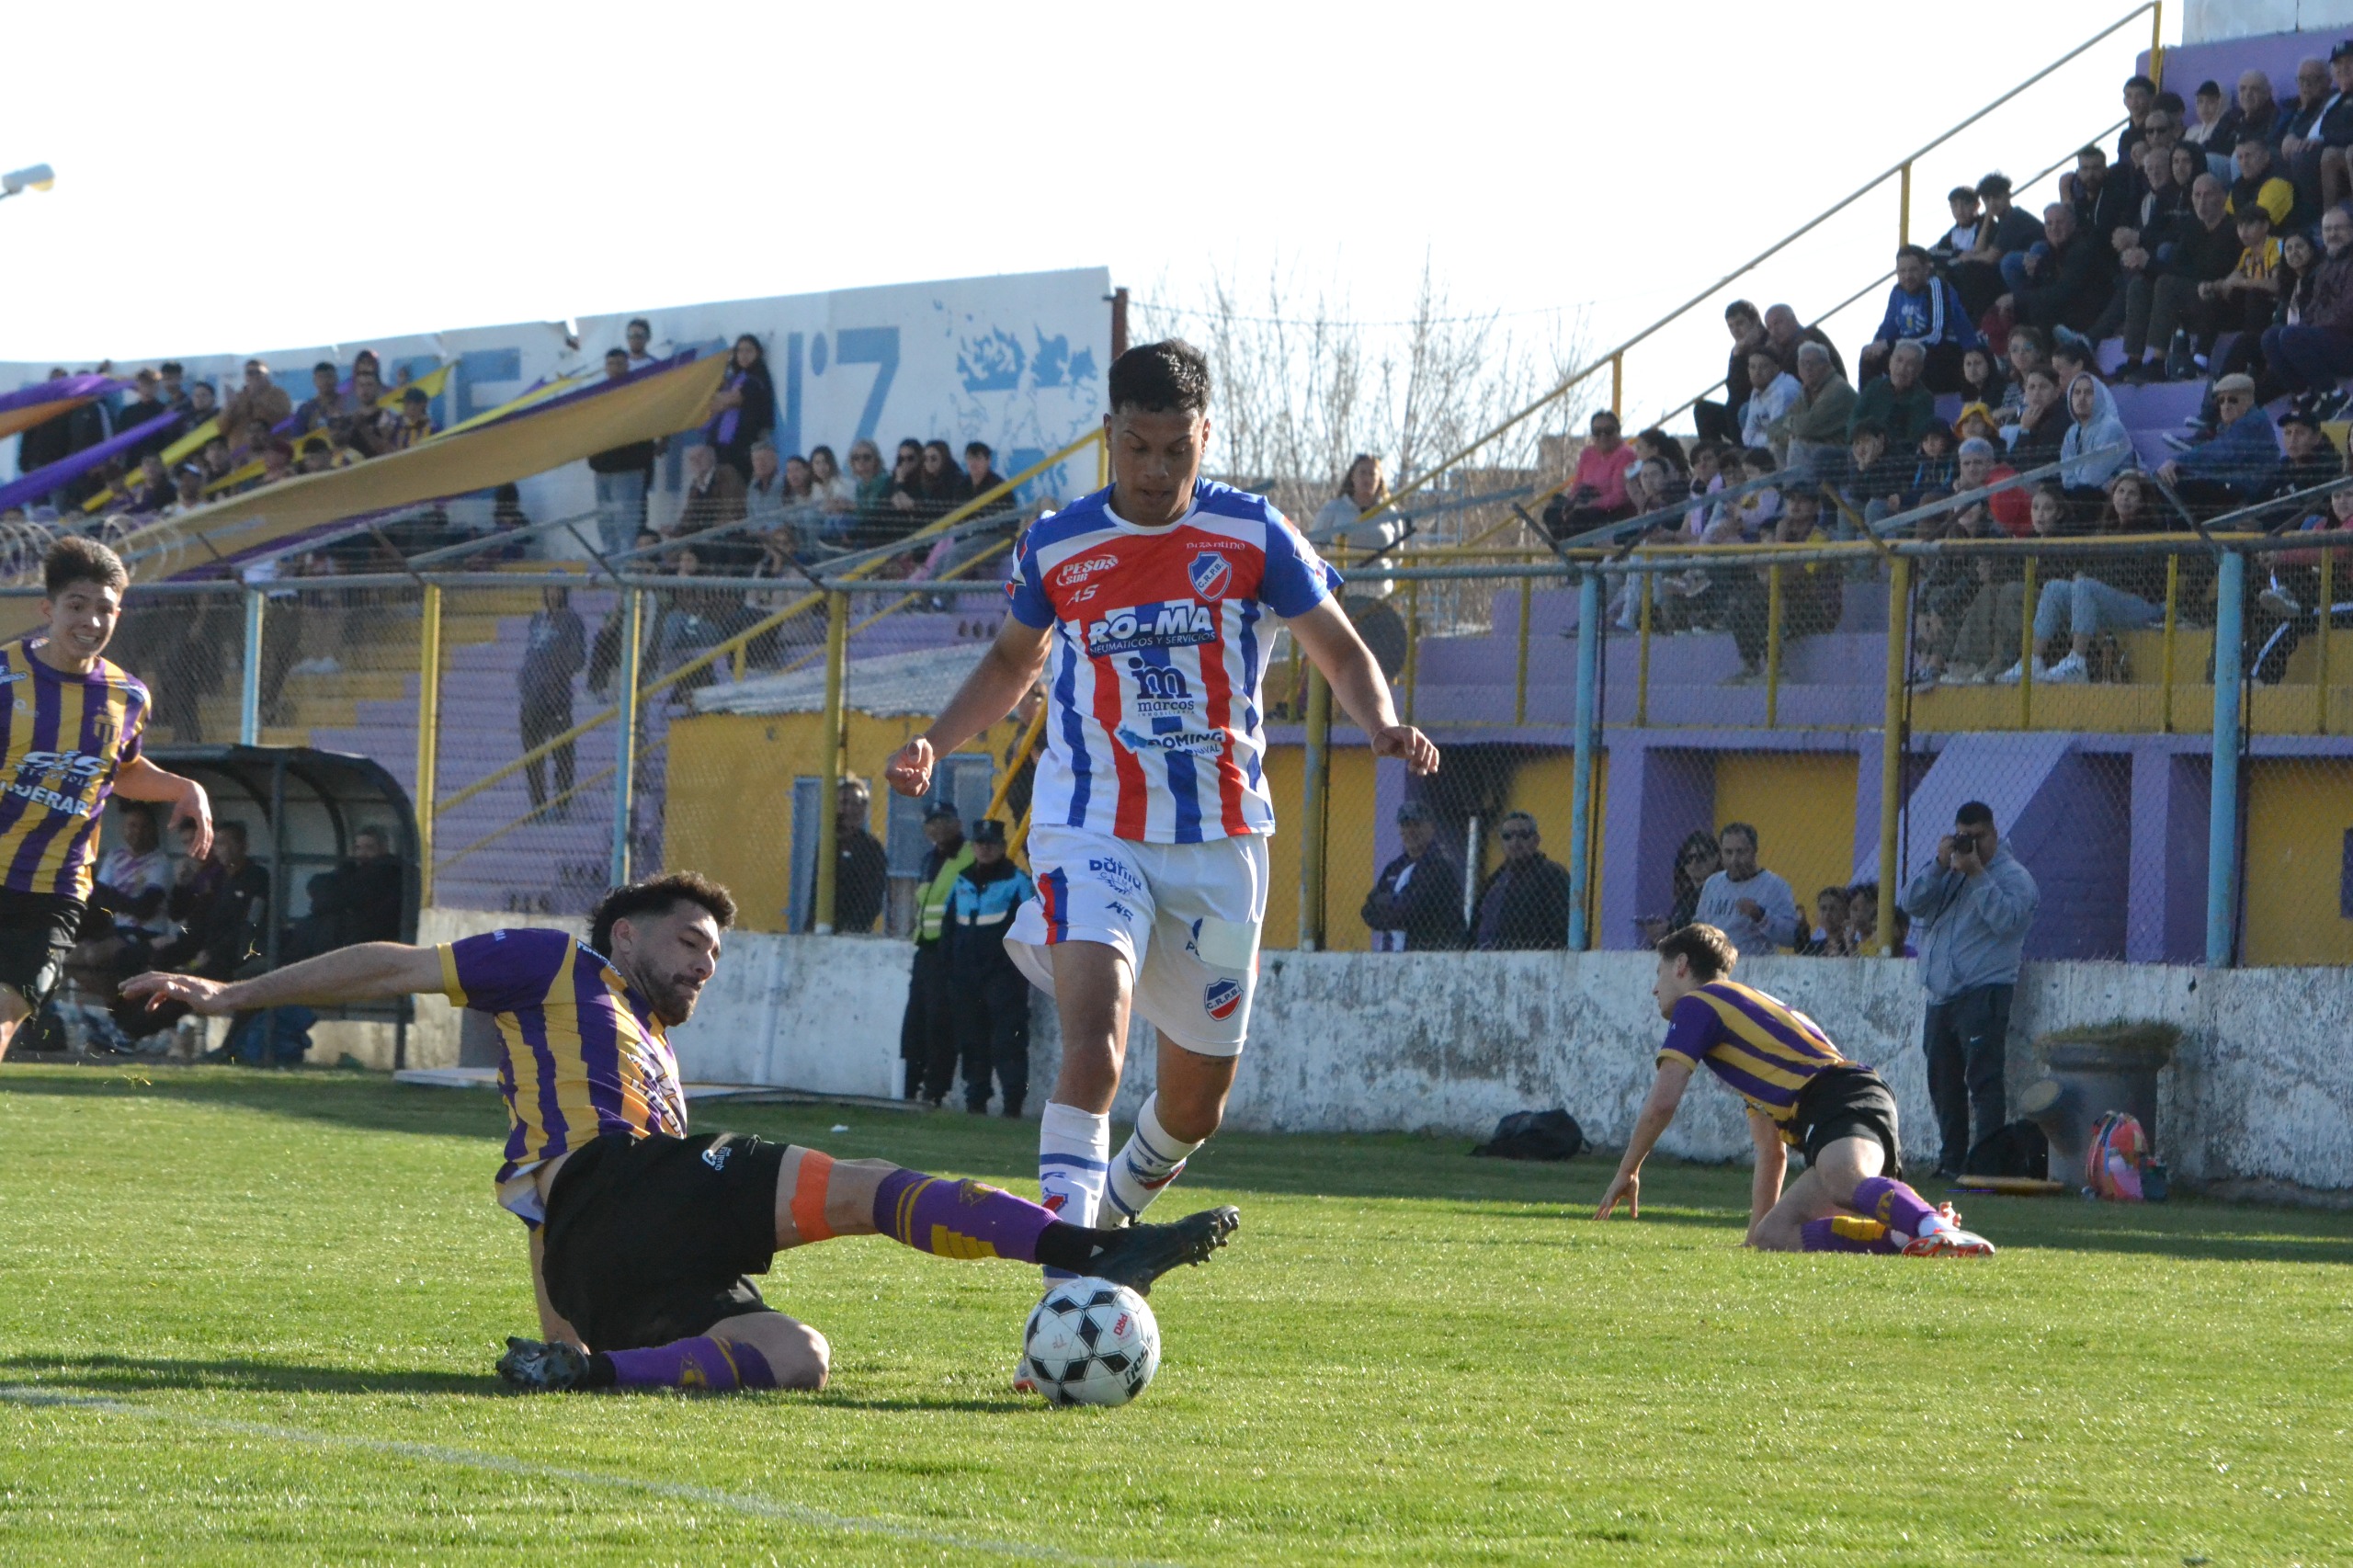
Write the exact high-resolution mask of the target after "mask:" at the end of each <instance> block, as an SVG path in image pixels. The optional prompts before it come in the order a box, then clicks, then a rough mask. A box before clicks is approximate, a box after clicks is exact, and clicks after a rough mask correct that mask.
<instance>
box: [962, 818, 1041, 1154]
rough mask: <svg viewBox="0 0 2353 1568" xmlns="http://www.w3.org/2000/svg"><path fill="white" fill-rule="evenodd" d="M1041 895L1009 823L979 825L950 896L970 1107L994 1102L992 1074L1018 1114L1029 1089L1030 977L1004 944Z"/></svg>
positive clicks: (976, 1109)
mask: <svg viewBox="0 0 2353 1568" xmlns="http://www.w3.org/2000/svg"><path fill="white" fill-rule="evenodd" d="M1033 896H1035V895H1034V893H1033V892H1032V890H1031V888H1030V885H1029V876H1028V874H1027V873H1026V872H1024V871H1023V870H1022V869H1021V868H1019V867H1018V866H1016V865H1015V864H1014V863H1013V862H1012V861H1010V860H1008V859H1006V855H1005V824H1003V823H1001V822H998V821H997V820H996V819H995V818H994V817H989V818H985V819H983V820H982V821H980V822H976V823H974V824H972V864H971V865H969V866H967V867H965V868H964V872H963V875H961V876H960V877H958V878H957V879H956V891H955V892H951V893H949V895H948V921H947V939H948V972H949V979H950V980H951V981H952V982H953V983H954V988H955V1001H954V1002H953V1004H952V1006H954V1008H955V1011H956V1041H957V1048H958V1050H959V1051H961V1053H962V1055H963V1058H964V1108H965V1109H966V1110H969V1111H971V1112H972V1113H973V1114H974V1115H975V1116H978V1115H981V1114H983V1113H984V1112H986V1111H987V1109H988V1108H989V1074H990V1070H991V1069H992V1068H994V1069H995V1074H996V1085H997V1087H998V1089H999V1090H1001V1091H1002V1092H1003V1094H1004V1112H1005V1114H1006V1116H1019V1115H1020V1114H1021V1102H1022V1100H1023V1099H1024V1098H1025V1097H1026V1096H1028V1095H1029V981H1028V980H1027V979H1025V978H1024V977H1023V975H1022V973H1021V971H1019V970H1018V969H1016V968H1015V967H1014V964H1013V957H1012V955H1011V954H1009V953H1007V952H1006V950H1005V934H1006V930H1008V929H1009V928H1010V927H1011V926H1012V925H1013V914H1014V911H1016V910H1017V909H1019V908H1020V907H1021V906H1022V904H1023V903H1027V902H1028V901H1029V899H1030V898H1031V897H1033Z"/></svg>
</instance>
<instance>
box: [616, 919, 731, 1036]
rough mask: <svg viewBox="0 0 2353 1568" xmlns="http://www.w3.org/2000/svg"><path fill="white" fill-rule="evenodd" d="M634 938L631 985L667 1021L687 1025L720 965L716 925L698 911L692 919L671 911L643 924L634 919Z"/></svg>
mask: <svg viewBox="0 0 2353 1568" xmlns="http://www.w3.org/2000/svg"><path fill="white" fill-rule="evenodd" d="M630 936H631V943H630V948H629V953H628V957H627V960H626V962H627V965H628V970H629V976H630V981H631V983H632V984H634V985H635V986H636V987H637V989H638V992H639V994H642V996H644V998H645V999H646V1000H647V1001H648V1002H650V1003H652V1004H653V1005H654V1016H655V1017H658V1018H660V1019H661V1020H662V1021H663V1023H665V1024H669V1025H675V1024H683V1023H685V1022H686V1021H687V1020H688V1018H690V1017H693V1016H694V1011H695V1003H696V1002H698V1001H699V1000H700V999H701V996H702V988H703V986H704V985H706V984H707V983H710V977H711V975H712V974H713V973H714V972H716V971H717V970H718V968H719V927H718V926H717V924H716V923H715V922H713V921H712V919H711V918H710V915H707V914H704V913H702V912H701V911H699V910H698V911H697V912H696V913H695V915H693V917H692V918H688V917H687V916H686V915H683V914H682V913H680V912H678V911H673V912H671V913H670V914H668V915H663V916H661V917H660V918H658V919H655V920H651V921H648V922H647V923H646V924H645V926H636V925H635V923H634V922H631V929H630ZM617 945H618V944H617Z"/></svg>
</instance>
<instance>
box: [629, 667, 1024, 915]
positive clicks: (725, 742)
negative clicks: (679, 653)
mask: <svg viewBox="0 0 2353 1568" xmlns="http://www.w3.org/2000/svg"><path fill="white" fill-rule="evenodd" d="M845 718H846V722H847V734H846V736H845V737H844V739H845V742H846V745H845V751H846V754H847V766H848V770H849V771H850V772H852V773H855V774H858V775H860V776H862V777H863V778H865V779H866V780H867V782H868V783H869V784H870V785H872V786H873V789H874V790H875V800H874V802H873V807H872V811H871V813H870V817H869V821H868V825H869V827H870V829H871V830H872V832H873V833H874V835H875V836H876V837H878V838H879V837H881V836H882V833H883V828H884V824H885V823H886V822H887V821H888V820H889V819H888V816H887V812H888V811H889V806H888V804H887V802H885V801H883V800H882V799H881V796H882V794H883V793H884V791H885V789H886V787H885V786H884V785H883V783H882V781H881V773H882V765H883V764H884V763H885V762H887V761H889V760H890V758H891V754H892V753H893V752H895V751H897V750H898V749H899V748H900V747H901V746H903V745H904V744H906V743H907V741H908V740H909V739H910V738H911V737H912V736H914V735H915V733H917V732H918V731H920V730H921V729H922V728H923V726H924V724H925V723H926V722H927V721H926V720H921V719H914V718H892V719H876V718H872V717H870V716H869V715H867V714H864V713H855V712H853V713H849V714H847V715H846V716H845ZM823 736H824V715H823V714H819V713H780V714H776V715H773V716H761V715H757V714H736V713H713V714H707V715H703V716H700V717H697V718H691V719H679V720H676V721H674V722H672V723H671V725H670V742H669V744H668V745H667V746H666V747H665V749H664V753H663V767H664V780H665V782H664V814H663V823H662V854H663V859H664V862H665V867H666V868H667V869H678V868H681V867H691V868H693V869H696V870H699V871H702V872H705V873H707V874H709V875H710V876H713V877H716V878H718V879H719V880H720V881H722V882H725V883H726V884H727V885H728V887H729V888H730V889H731V890H732V891H733V892H734V894H735V902H736V903H737V904H738V906H739V907H740V909H741V911H742V913H741V915H740V917H739V918H740V920H741V923H742V925H743V926H744V927H745V929H747V930H752V931H781V930H783V929H784V926H785V908H786V905H787V904H788V903H790V900H791V894H792V781H793V779H794V778H799V777H812V778H814V777H818V776H822V775H823V774H824V771H825V765H824V756H823V755H822V751H823V746H822V740H823ZM1012 740H1013V732H1012V728H1011V726H1009V725H1003V724H1000V725H998V726H997V727H996V728H995V729H993V730H991V731H989V732H988V733H987V734H986V735H984V736H983V738H982V739H981V740H980V741H978V742H975V743H974V744H972V746H969V747H967V748H966V749H967V750H968V751H975V752H977V751H983V750H985V751H987V752H988V753H989V754H990V755H992V756H1003V755H1004V752H1005V748H1006V746H1007V745H1009V744H1012Z"/></svg>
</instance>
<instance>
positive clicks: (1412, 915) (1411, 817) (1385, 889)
mask: <svg viewBox="0 0 2353 1568" xmlns="http://www.w3.org/2000/svg"><path fill="white" fill-rule="evenodd" d="M1397 837H1398V839H1399V841H1400V842H1402V843H1403V844H1404V848H1405V852H1404V854H1402V855H1400V856H1398V857H1397V858H1395V859H1393V860H1392V861H1390V862H1389V864H1387V865H1386V866H1383V867H1382V868H1381V875H1380V877H1379V878H1378V879H1376V880H1375V881H1374V882H1373V884H1372V891H1371V892H1369V893H1367V894H1365V895H1364V907H1363V908H1362V909H1361V910H1359V911H1358V915H1360V916H1361V917H1362V918H1363V920H1364V923H1365V925H1366V926H1370V928H1371V930H1372V950H1373V951H1375V952H1377V953H1427V952H1453V951H1456V950H1458V949H1461V946H1462V937H1463V933H1462V868H1461V867H1460V866H1458V865H1456V864H1455V863H1454V861H1453V860H1452V858H1449V856H1448V855H1447V853H1446V851H1445V850H1444V849H1443V848H1441V847H1440V846H1439V845H1438V823H1437V820H1436V819H1435V818H1434V817H1433V816H1432V815H1431V814H1430V809H1429V808H1428V807H1427V806H1425V805H1424V804H1422V802H1421V801H1406V802H1405V803H1404V805H1402V806H1399V807H1398V808H1397Z"/></svg>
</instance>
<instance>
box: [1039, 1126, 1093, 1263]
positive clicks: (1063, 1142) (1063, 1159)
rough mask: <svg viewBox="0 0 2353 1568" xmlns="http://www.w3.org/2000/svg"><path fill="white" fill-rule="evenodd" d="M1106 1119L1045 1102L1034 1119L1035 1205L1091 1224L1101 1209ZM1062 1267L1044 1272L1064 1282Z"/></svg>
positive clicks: (1057, 1215) (1078, 1222)
mask: <svg viewBox="0 0 2353 1568" xmlns="http://www.w3.org/2000/svg"><path fill="white" fill-rule="evenodd" d="M1110 1156H1111V1119H1110V1118H1109V1117H1108V1116H1097V1115H1096V1114H1095V1113H1094V1112H1093V1111H1086V1110H1081V1109H1079V1108H1077V1107H1076V1106H1067V1105H1063V1104H1062V1103H1061V1102H1059V1101H1056V1100H1048V1101H1047V1102H1046V1110H1045V1114H1044V1115H1043V1116H1041V1117H1040V1118H1039V1119H1038V1201H1039V1202H1040V1203H1042V1204H1044V1205H1045V1206H1046V1207H1047V1208H1048V1209H1050V1210H1052V1211H1053V1214H1054V1217H1055V1218H1056V1219H1058V1220H1062V1221H1066V1222H1067V1223H1070V1224H1073V1225H1092V1224H1094V1223H1095V1217H1096V1215H1097V1212H1099V1211H1100V1210H1101V1209H1102V1206H1103V1173H1104V1171H1105V1169H1106V1168H1107V1167H1108V1165H1109V1164H1110ZM1071 1277H1072V1276H1071V1274H1070V1273H1069V1271H1068V1270H1066V1269H1052V1268H1049V1269H1048V1270H1046V1278H1048V1279H1050V1280H1051V1279H1068V1278H1071Z"/></svg>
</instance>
